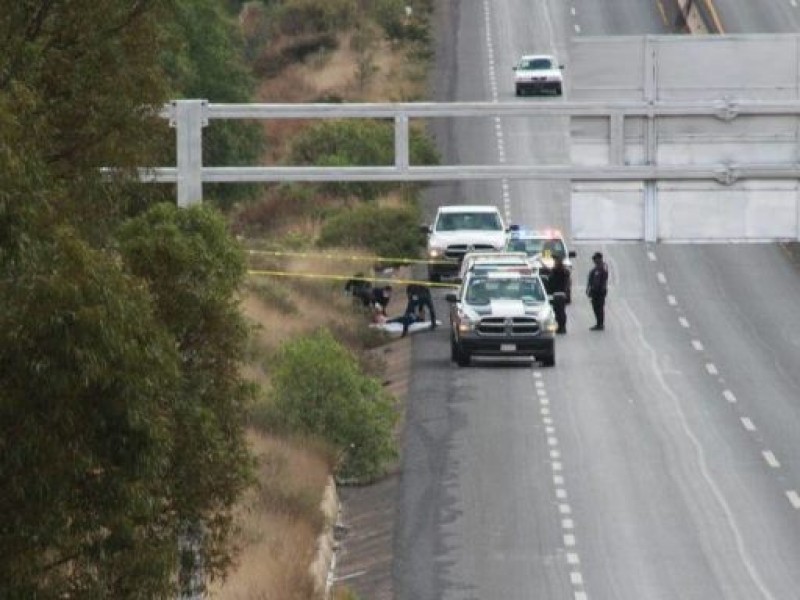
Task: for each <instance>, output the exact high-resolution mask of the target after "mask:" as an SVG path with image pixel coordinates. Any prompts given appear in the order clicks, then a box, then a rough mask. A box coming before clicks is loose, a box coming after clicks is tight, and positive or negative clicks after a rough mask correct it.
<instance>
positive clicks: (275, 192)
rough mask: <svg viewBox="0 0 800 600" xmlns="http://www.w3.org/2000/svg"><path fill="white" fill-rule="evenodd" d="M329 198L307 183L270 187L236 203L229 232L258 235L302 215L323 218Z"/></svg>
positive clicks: (278, 227)
mask: <svg viewBox="0 0 800 600" xmlns="http://www.w3.org/2000/svg"><path fill="white" fill-rule="evenodd" d="M330 210H331V207H330V199H329V198H325V197H324V196H322V195H321V194H319V192H318V190H317V189H315V188H314V187H313V186H308V185H281V186H277V187H270V188H268V189H267V190H266V192H265V194H264V196H263V198H261V199H260V200H258V201H254V202H251V203H249V204H246V205H240V207H239V210H238V212H237V213H236V214H235V215H234V216H233V219H232V229H233V232H234V233H236V234H237V235H238V234H243V235H258V234H263V233H268V232H271V231H276V230H279V229H281V228H283V227H284V226H286V225H288V224H290V223H293V222H296V221H297V220H298V219H301V218H303V217H309V218H313V219H320V218H323V217H324V216H325V215H326V214H327V213H328V212H329V211H330Z"/></svg>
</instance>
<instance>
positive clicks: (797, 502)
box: [786, 490, 800, 510]
mask: <svg viewBox="0 0 800 600" xmlns="http://www.w3.org/2000/svg"><path fill="white" fill-rule="evenodd" d="M786 497H787V498H789V502H790V503H791V505H792V507H794V508H795V509H796V510H800V494H798V493H797V492H796V491H794V490H789V491H788V492H786Z"/></svg>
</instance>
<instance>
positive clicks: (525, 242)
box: [506, 225, 576, 302]
mask: <svg viewBox="0 0 800 600" xmlns="http://www.w3.org/2000/svg"><path fill="white" fill-rule="evenodd" d="M506 251H507V252H524V253H525V254H527V255H528V256H529V257H530V261H531V266H532V267H533V268H536V269H538V270H539V275H540V276H541V278H542V280H543V281H544V282H547V277H548V276H549V275H550V270H551V269H552V268H553V264H554V262H555V257H556V256H560V257H561V258H562V259H563V260H564V266H565V267H566V268H567V270H568V271H570V272H572V260H571V259H573V258H575V256H576V254H575V252H574V251H573V250H569V249H568V248H567V243H566V242H565V241H564V236H563V235H562V234H561V231H559V230H558V229H544V230H529V229H524V228H521V227H520V226H519V225H512V226H511V227H509V233H508V237H507V238H506ZM571 300H572V290H571V289H568V290H567V302H571Z"/></svg>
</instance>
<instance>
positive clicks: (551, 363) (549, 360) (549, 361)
mask: <svg viewBox="0 0 800 600" xmlns="http://www.w3.org/2000/svg"><path fill="white" fill-rule="evenodd" d="M542 366H543V367H555V366H556V355H555V353H554V354H551V355H550V356H545V357H544V358H542Z"/></svg>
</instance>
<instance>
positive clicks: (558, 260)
mask: <svg viewBox="0 0 800 600" xmlns="http://www.w3.org/2000/svg"><path fill="white" fill-rule="evenodd" d="M545 289H546V290H547V293H548V294H549V295H550V296H552V297H553V300H552V304H553V312H555V313H556V323H557V324H558V329H556V333H567V294H568V293H569V289H570V272H569V269H567V267H565V266H564V257H563V256H561V255H560V254H556V255H555V256H554V258H553V268H552V269H551V270H550V275H549V276H548V278H547V283H546V284H545Z"/></svg>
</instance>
